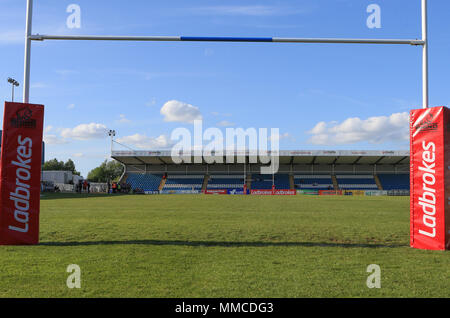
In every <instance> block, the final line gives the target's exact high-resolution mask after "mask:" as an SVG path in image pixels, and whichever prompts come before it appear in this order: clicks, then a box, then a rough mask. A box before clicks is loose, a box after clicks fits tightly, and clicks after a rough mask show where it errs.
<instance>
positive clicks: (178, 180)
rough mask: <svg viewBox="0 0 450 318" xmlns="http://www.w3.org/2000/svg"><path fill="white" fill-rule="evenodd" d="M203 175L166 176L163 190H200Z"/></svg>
mask: <svg viewBox="0 0 450 318" xmlns="http://www.w3.org/2000/svg"><path fill="white" fill-rule="evenodd" d="M204 177H205V176H204V175H168V176H167V180H166V184H165V185H164V188H163V190H201V189H202V186H203V178H204Z"/></svg>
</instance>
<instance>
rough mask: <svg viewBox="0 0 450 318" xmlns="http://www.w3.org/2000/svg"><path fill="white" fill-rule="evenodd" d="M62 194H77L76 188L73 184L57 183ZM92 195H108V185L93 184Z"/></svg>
mask: <svg viewBox="0 0 450 318" xmlns="http://www.w3.org/2000/svg"><path fill="white" fill-rule="evenodd" d="M55 186H57V187H58V189H59V191H60V192H64V193H68V192H75V186H74V185H73V184H64V183H55ZM89 191H90V193H107V192H108V184H106V183H91V187H90V189H89Z"/></svg>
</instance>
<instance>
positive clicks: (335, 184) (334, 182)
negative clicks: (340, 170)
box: [331, 175, 339, 191]
mask: <svg viewBox="0 0 450 318" xmlns="http://www.w3.org/2000/svg"><path fill="white" fill-rule="evenodd" d="M331 180H332V181H333V187H334V190H336V191H339V183H338V181H337V178H336V176H335V175H332V176H331Z"/></svg>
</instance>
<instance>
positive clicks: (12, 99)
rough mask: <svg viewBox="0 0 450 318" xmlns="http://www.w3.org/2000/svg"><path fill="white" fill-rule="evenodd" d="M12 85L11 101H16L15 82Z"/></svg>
mask: <svg viewBox="0 0 450 318" xmlns="http://www.w3.org/2000/svg"><path fill="white" fill-rule="evenodd" d="M11 86H12V88H11V89H12V92H11V101H12V102H13V103H14V84H12V85H11Z"/></svg>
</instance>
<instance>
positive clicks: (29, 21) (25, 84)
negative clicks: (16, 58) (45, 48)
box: [23, 0, 33, 103]
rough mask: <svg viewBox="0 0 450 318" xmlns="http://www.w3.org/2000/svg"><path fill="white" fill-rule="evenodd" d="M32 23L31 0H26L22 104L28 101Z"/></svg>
mask: <svg viewBox="0 0 450 318" xmlns="http://www.w3.org/2000/svg"><path fill="white" fill-rule="evenodd" d="M32 22H33V0H27V22H26V31H25V67H24V79H23V102H24V103H28V102H29V100H30V67H31V65H30V63H31V38H30V37H31V30H32Z"/></svg>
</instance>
